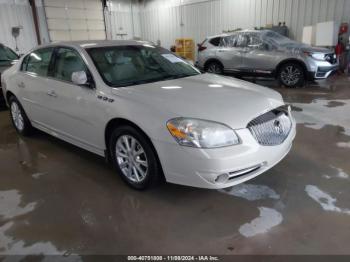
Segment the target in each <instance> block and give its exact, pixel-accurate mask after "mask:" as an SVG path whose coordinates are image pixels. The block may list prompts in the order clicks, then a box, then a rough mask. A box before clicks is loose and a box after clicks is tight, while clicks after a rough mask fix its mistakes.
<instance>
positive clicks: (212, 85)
mask: <svg viewBox="0 0 350 262" xmlns="http://www.w3.org/2000/svg"><path fill="white" fill-rule="evenodd" d="M208 86H209V87H212V88H221V87H223V85H220V84H210V85H208Z"/></svg>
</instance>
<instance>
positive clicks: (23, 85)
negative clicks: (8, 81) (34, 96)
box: [17, 82, 26, 88]
mask: <svg viewBox="0 0 350 262" xmlns="http://www.w3.org/2000/svg"><path fill="white" fill-rule="evenodd" d="M17 86H18V87H19V88H25V87H26V85H25V84H24V83H23V82H21V83H19V84H17Z"/></svg>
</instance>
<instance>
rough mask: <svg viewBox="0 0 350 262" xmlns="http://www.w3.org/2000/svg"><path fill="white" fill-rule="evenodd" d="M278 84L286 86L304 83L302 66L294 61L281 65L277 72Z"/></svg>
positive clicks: (296, 85)
mask: <svg viewBox="0 0 350 262" xmlns="http://www.w3.org/2000/svg"><path fill="white" fill-rule="evenodd" d="M278 80H279V82H280V84H282V85H284V86H286V87H298V86H304V84H305V73H304V70H303V68H302V67H301V66H300V65H298V64H296V63H286V64H284V65H282V67H281V68H280V70H279V72H278Z"/></svg>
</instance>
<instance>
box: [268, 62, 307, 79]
mask: <svg viewBox="0 0 350 262" xmlns="http://www.w3.org/2000/svg"><path fill="white" fill-rule="evenodd" d="M287 63H295V64H298V65H300V66H301V67H302V68H303V71H304V78H305V79H306V77H307V66H306V64H305V63H304V62H303V61H301V60H300V59H297V58H289V59H285V60H283V61H281V62H280V63H279V64H278V65H277V66H276V69H275V73H274V75H275V77H276V78H277V77H278V74H279V72H280V70H281V68H282V66H283V65H285V64H287Z"/></svg>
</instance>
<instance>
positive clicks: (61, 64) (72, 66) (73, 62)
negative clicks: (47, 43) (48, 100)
mask: <svg viewBox="0 0 350 262" xmlns="http://www.w3.org/2000/svg"><path fill="white" fill-rule="evenodd" d="M78 71H85V72H86V73H88V72H87V71H88V70H87V68H86V65H85V63H84V61H83V59H82V58H81V56H80V55H79V54H78V52H76V51H75V50H73V49H70V48H65V47H61V48H59V50H58V52H57V54H56V61H55V70H54V73H53V77H54V78H57V79H59V80H63V81H67V82H72V74H73V73H74V72H78Z"/></svg>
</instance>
